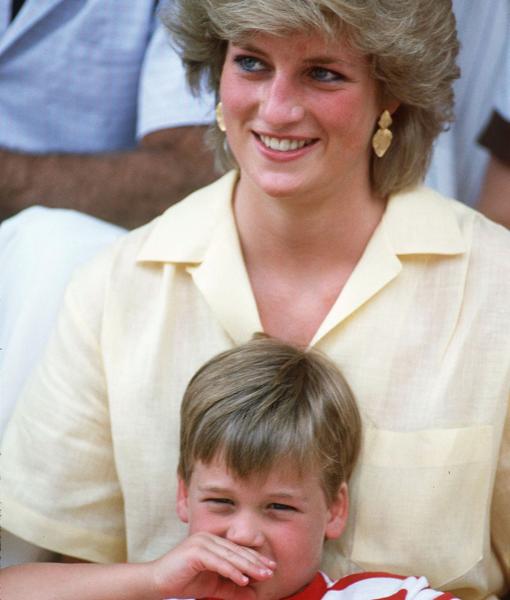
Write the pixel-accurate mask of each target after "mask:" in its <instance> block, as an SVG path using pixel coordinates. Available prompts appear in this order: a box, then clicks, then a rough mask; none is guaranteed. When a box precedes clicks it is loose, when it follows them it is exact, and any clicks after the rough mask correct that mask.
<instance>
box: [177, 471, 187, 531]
mask: <svg viewBox="0 0 510 600" xmlns="http://www.w3.org/2000/svg"><path fill="white" fill-rule="evenodd" d="M177 516H178V517H179V519H180V520H181V521H182V522H183V523H188V522H189V511H188V486H187V485H186V483H185V482H184V480H183V479H182V478H181V477H179V482H178V485H177Z"/></svg>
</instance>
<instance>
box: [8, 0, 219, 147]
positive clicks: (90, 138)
mask: <svg viewBox="0 0 510 600" xmlns="http://www.w3.org/2000/svg"><path fill="white" fill-rule="evenodd" d="M155 4H156V2H154V1H153V0H142V1H140V0H139V1H137V2H132V3H130V4H129V10H126V2H125V0H109V1H108V2H104V0H80V1H76V2H66V1H65V0H45V1H44V2H40V1H39V0H26V2H25V4H24V6H23V8H22V9H21V11H20V13H19V14H18V15H17V17H16V19H15V20H14V21H12V22H10V7H11V3H10V0H0V80H1V82H2V85H1V86H0V122H2V123H3V124H4V126H3V127H0V146H3V147H6V148H10V149H12V150H20V151H24V152H35V153H37V152H42V153H47V152H85V153H89V152H90V153H92V152H108V151H116V150H127V149H130V148H132V147H134V146H135V145H136V141H137V138H141V137H143V136H144V135H145V134H146V133H148V132H150V131H154V130H155V129H164V128H166V127H175V126H179V125H183V124H191V123H193V124H203V123H209V122H210V121H211V120H212V117H211V115H212V111H211V110H210V108H211V107H212V103H211V104H210V106H209V104H208V103H207V101H205V102H200V101H198V100H197V99H195V98H194V97H193V96H192V95H191V93H190V92H189V91H188V90H187V88H186V85H185V81H184V75H183V69H182V66H181V63H180V60H179V59H178V57H177V56H176V54H175V52H174V51H173V50H172V49H171V48H170V45H169V44H168V43H167V40H166V39H165V38H164V33H163V27H162V25H158V26H156V17H155V8H154V7H155Z"/></svg>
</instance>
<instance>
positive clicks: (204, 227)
mask: <svg viewBox="0 0 510 600" xmlns="http://www.w3.org/2000/svg"><path fill="white" fill-rule="evenodd" d="M237 179H238V173H237V171H230V172H229V173H227V174H226V175H224V176H223V177H221V178H220V179H218V180H217V181H215V182H214V183H212V184H211V185H209V186H207V187H205V188H202V189H200V190H198V191H196V192H195V193H193V194H191V195H190V196H188V198H186V200H185V201H183V202H179V203H178V204H175V205H174V206H172V207H170V208H169V209H168V210H167V211H165V212H164V213H163V214H162V215H161V216H160V217H159V218H158V219H156V221H155V223H154V227H153V229H152V231H151V233H150V234H149V236H148V238H147V240H146V241H145V243H144V244H143V246H142V247H141V249H140V252H139V253H138V256H137V262H146V261H147V262H170V263H191V264H193V263H200V262H202V260H203V258H204V256H205V254H206V251H207V248H208V246H209V244H210V242H211V240H212V239H213V237H214V234H215V232H216V230H217V227H216V226H217V225H218V223H219V222H221V221H224V220H225V219H230V220H231V221H232V222H233V220H234V215H233V213H232V210H231V204H232V197H233V194H234V188H235V185H236V183H237Z"/></svg>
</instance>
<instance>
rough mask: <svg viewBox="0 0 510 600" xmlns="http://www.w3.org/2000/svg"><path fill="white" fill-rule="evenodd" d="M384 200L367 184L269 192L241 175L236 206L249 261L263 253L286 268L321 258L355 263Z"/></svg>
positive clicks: (325, 263) (323, 265)
mask: <svg viewBox="0 0 510 600" xmlns="http://www.w3.org/2000/svg"><path fill="white" fill-rule="evenodd" d="M384 209H385V202H384V201H383V200H382V199H380V198H377V197H376V196H374V195H373V194H372V193H371V191H370V190H369V189H368V187H366V188H360V187H358V188H357V189H352V188H351V189H346V190H343V191H338V192H337V193H335V194H331V195H330V196H329V197H317V198H313V197H311V196H310V195H308V196H307V197H299V196H296V197H291V198H271V197H269V196H266V195H264V194H262V193H261V192H259V191H258V190H254V189H253V188H251V187H250V185H249V182H246V183H245V182H244V181H239V183H238V186H237V189H236V194H235V202H234V210H235V216H236V221H237V227H238V230H239V236H240V240H241V246H242V248H243V253H244V256H245V260H246V262H247V264H248V265H249V264H250V263H253V262H255V263H256V262H258V260H261V259H263V262H264V264H265V265H266V267H267V266H268V264H271V262H275V263H277V264H279V265H280V267H281V268H282V269H291V270H292V271H294V270H295V269H303V270H306V269H307V268H310V269H313V268H314V266H315V265H316V264H317V263H320V265H321V268H322V269H325V268H326V269H327V267H328V265H331V266H332V267H338V266H339V265H341V264H352V265H353V266H354V265H355V264H356V262H357V261H358V260H359V258H360V257H361V255H362V253H363V251H364V249H365V247H366V245H367V243H368V241H369V239H370V237H371V236H372V234H373V232H374V230H375V229H376V227H377V225H378V224H379V222H380V220H381V217H382V215H383V213H384Z"/></svg>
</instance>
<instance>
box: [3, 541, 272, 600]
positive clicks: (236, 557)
mask: <svg viewBox="0 0 510 600" xmlns="http://www.w3.org/2000/svg"><path fill="white" fill-rule="evenodd" d="M274 567H275V564H274V562H272V561H271V560H269V559H267V558H265V557H263V556H262V555H261V554H259V553H258V552H256V551H254V550H252V549H250V548H244V547H242V546H238V545H236V544H233V543H232V542H229V541H228V540H225V539H223V538H219V537H217V536H214V535H210V534H206V533H198V534H195V535H193V536H191V537H189V538H187V539H186V540H184V541H183V542H182V543H181V544H179V545H178V546H177V547H176V548H174V549H173V550H171V551H170V552H168V553H167V554H165V556H163V557H162V558H160V559H159V560H156V561H153V562H148V563H139V564H114V565H93V564H81V563H78V564H58V563H52V564H49V563H46V564H43V563H35V564H30V565H20V566H16V567H9V568H7V569H4V570H3V571H2V572H1V573H0V592H1V597H2V599H3V600H26V598H35V597H37V599H38V600H54V599H55V598H58V599H59V600H110V599H111V600H118V599H119V598H122V599H123V600H152V599H154V600H162V599H164V598H203V597H215V598H225V599H229V598H232V599H236V600H252V599H253V598H254V597H255V593H254V591H253V590H252V589H251V588H247V587H246V586H247V585H248V583H249V581H250V579H249V578H251V579H255V580H263V579H268V578H270V577H271V576H272V572H273V569H274Z"/></svg>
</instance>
